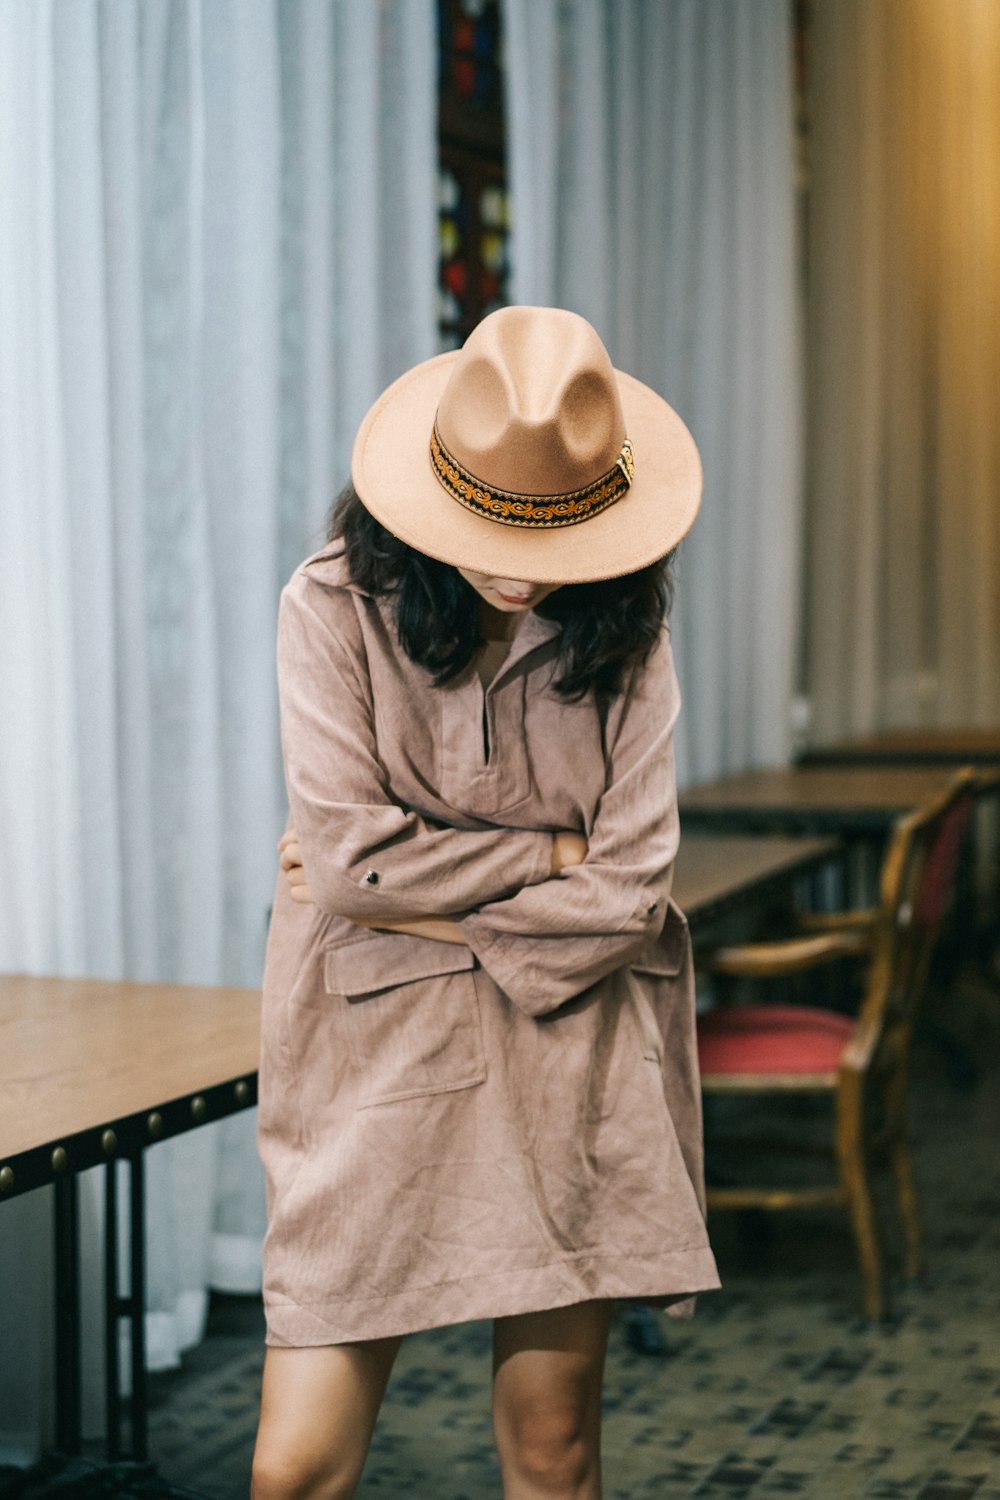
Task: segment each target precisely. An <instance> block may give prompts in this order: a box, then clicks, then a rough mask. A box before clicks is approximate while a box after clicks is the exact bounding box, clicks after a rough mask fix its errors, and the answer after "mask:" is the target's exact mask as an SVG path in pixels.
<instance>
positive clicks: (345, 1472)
mask: <svg viewBox="0 0 1000 1500" xmlns="http://www.w3.org/2000/svg"><path fill="white" fill-rule="evenodd" d="M401 1343H402V1339H398V1338H393V1339H372V1340H370V1341H367V1342H365V1343H358V1344H328V1345H323V1346H318V1347H316V1348H311V1349H279V1348H269V1349H268V1351H267V1354H266V1355H265V1358H264V1388H263V1392H262V1396H261V1410H260V1426H259V1428H258V1430H257V1447H256V1449H255V1451H254V1459H253V1481H252V1484H251V1495H252V1500H350V1497H351V1496H352V1495H353V1494H354V1491H355V1489H356V1488H357V1484H358V1480H359V1479H360V1478H361V1470H362V1469H363V1468H364V1464H365V1459H366V1458H367V1457H368V1449H369V1447H370V1445H371V1440H372V1432H373V1431H374V1428H375V1418H376V1417H377V1416H378V1412H379V1407H380V1406H381V1405H382V1397H383V1396H384V1395H385V1388H386V1385H387V1384H388V1382H389V1376H390V1374H391V1372H392V1366H393V1361H394V1360H395V1358H396V1354H397V1353H398V1351H399V1346H400V1344H401Z"/></svg>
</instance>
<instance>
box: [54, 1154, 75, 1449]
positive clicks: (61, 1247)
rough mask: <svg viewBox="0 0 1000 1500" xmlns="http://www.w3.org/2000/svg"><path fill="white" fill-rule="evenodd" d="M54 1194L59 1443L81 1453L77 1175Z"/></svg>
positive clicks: (59, 1181)
mask: <svg viewBox="0 0 1000 1500" xmlns="http://www.w3.org/2000/svg"><path fill="white" fill-rule="evenodd" d="M53 1192H54V1194H55V1197H54V1204H55V1283H56V1286H55V1291H56V1309H55V1312H56V1317H55V1329H56V1446H57V1448H58V1449H59V1451H60V1452H61V1453H66V1454H70V1455H73V1454H78V1453H79V1452H80V1439H81V1427H82V1422H81V1405H82V1403H81V1374H80V1368H81V1367H80V1238H79V1220H80V1213H79V1196H78V1191H77V1180H76V1178H75V1177H74V1176H68V1177H59V1178H57V1179H56V1181H55V1182H54V1183H53Z"/></svg>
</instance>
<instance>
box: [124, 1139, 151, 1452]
mask: <svg viewBox="0 0 1000 1500" xmlns="http://www.w3.org/2000/svg"><path fill="white" fill-rule="evenodd" d="M129 1220H130V1225H129V1228H130V1234H129V1240H130V1244H129V1253H130V1258H131V1270H130V1275H129V1314H130V1316H129V1322H130V1325H131V1332H132V1351H131V1352H132V1403H131V1416H132V1422H131V1428H132V1455H131V1456H132V1457H133V1458H136V1459H144V1458H147V1457H148V1456H149V1429H148V1421H147V1412H146V1192H145V1171H144V1162H143V1156H142V1152H141V1151H137V1152H136V1154H135V1156H133V1157H132V1158H131V1160H130V1162H129Z"/></svg>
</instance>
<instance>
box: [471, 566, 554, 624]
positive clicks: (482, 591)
mask: <svg viewBox="0 0 1000 1500" xmlns="http://www.w3.org/2000/svg"><path fill="white" fill-rule="evenodd" d="M458 571H459V572H460V573H461V575H462V577H463V578H464V579H465V581H466V583H468V584H470V585H471V586H472V588H474V589H475V591H476V593H477V594H478V595H479V597H480V599H482V600H483V601H484V603H486V604H488V605H490V606H491V608H493V609H495V610H498V611H499V612H500V613H501V614H505V615H517V614H525V613H526V612H527V611H528V610H529V609H534V608H535V605H536V604H541V602H542V600H543V599H547V598H548V596H549V595H550V594H554V593H555V591H556V589H557V588H559V584H558V583H521V582H519V581H518V580H517V579H516V578H494V577H493V576H492V575H491V574H490V573H473V572H472V570H471V568H459V570H458Z"/></svg>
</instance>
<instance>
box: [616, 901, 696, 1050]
mask: <svg viewBox="0 0 1000 1500" xmlns="http://www.w3.org/2000/svg"><path fill="white" fill-rule="evenodd" d="M689 948H690V937H689V935H688V924H687V918H686V917H685V915H684V913H683V912H682V911H681V909H680V907H679V906H677V905H676V904H675V903H674V901H673V900H671V901H670V903H669V904H668V906H667V919H666V921H665V922H664V924H663V931H662V932H661V933H660V935H659V937H658V938H657V940H656V942H655V943H650V945H649V947H648V948H647V949H646V951H645V952H644V953H640V955H639V957H638V958H637V959H635V961H634V962H633V963H632V964H630V965H629V968H628V969H627V971H626V974H627V983H628V989H629V994H630V995H631V998H632V1003H633V1005H634V1007H635V1012H636V1018H637V1020H638V1024H639V1031H640V1034H641V1036H642V1055H643V1057H647V1058H649V1059H650V1061H651V1062H661V1061H662V1059H663V1035H662V1033H661V1031H660V1024H659V1021H658V1020H657V1007H656V1000H657V997H658V996H659V995H660V994H662V989H663V986H664V985H668V984H672V983H676V981H677V978H678V976H679V975H680V974H682V973H683V972H684V971H685V969H686V966H687V956H688V950H689Z"/></svg>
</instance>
